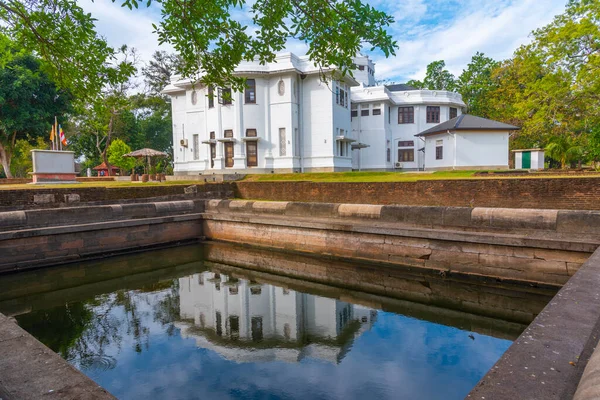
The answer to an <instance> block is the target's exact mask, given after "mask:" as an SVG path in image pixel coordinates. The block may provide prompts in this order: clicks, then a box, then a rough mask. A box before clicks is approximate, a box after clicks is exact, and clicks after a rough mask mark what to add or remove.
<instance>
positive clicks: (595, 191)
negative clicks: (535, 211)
mask: <svg viewBox="0 0 600 400" xmlns="http://www.w3.org/2000/svg"><path fill="white" fill-rule="evenodd" d="M233 185H234V187H235V197H237V198H241V199H252V200H276V201H302V202H328V203H357V204H405V205H422V206H450V207H503V208H541V209H564V210H600V178H598V177H595V178H576V177H569V178H514V179H460V180H459V179H453V180H423V181H416V182H375V183H361V182H357V183H352V182H331V183H329V182H327V183H318V182H244V181H242V182H235V183H233Z"/></svg>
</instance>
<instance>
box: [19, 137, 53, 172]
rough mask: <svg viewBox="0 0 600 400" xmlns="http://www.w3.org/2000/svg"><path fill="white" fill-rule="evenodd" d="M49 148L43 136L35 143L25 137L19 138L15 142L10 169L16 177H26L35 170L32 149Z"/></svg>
mask: <svg viewBox="0 0 600 400" xmlns="http://www.w3.org/2000/svg"><path fill="white" fill-rule="evenodd" d="M34 149H41V150H46V149H48V144H47V143H46V141H45V140H44V138H43V137H38V138H36V140H35V141H34V142H33V143H30V142H29V141H27V140H25V139H18V140H17V141H16V142H15V148H14V151H13V156H12V160H11V163H10V170H11V172H12V175H13V176H14V177H18V178H25V177H27V174H28V173H29V172H32V171H33V160H32V158H31V150H34Z"/></svg>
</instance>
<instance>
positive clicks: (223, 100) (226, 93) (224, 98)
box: [219, 88, 233, 106]
mask: <svg viewBox="0 0 600 400" xmlns="http://www.w3.org/2000/svg"><path fill="white" fill-rule="evenodd" d="M232 99H233V98H232V97H231V88H219V104H222V105H224V106H227V105H230V104H231V103H232Z"/></svg>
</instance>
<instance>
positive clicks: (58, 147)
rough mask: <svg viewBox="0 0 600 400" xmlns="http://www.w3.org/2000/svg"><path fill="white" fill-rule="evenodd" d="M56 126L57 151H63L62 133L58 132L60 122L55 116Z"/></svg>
mask: <svg viewBox="0 0 600 400" xmlns="http://www.w3.org/2000/svg"><path fill="white" fill-rule="evenodd" d="M54 126H55V127H56V150H59V151H60V150H62V146H61V143H60V137H59V136H60V132H59V131H58V120H57V118H56V115H55V116H54Z"/></svg>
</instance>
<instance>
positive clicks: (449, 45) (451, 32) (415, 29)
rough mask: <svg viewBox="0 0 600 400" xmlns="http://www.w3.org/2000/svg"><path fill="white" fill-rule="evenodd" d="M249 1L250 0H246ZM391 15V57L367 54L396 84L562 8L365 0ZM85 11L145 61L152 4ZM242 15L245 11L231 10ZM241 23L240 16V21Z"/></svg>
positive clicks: (511, 46)
mask: <svg viewBox="0 0 600 400" xmlns="http://www.w3.org/2000/svg"><path fill="white" fill-rule="evenodd" d="M250 1H252V0H250ZM366 1H367V2H368V3H370V4H371V5H373V6H374V7H375V8H377V9H380V10H382V11H385V12H387V13H388V14H390V15H392V16H393V17H394V18H395V21H396V22H395V23H394V24H393V25H392V26H391V27H390V30H389V31H390V33H391V34H392V36H393V37H394V39H395V40H396V41H397V42H398V45H399V49H398V50H397V54H396V56H392V57H390V58H387V59H386V58H385V57H384V56H383V55H382V54H380V53H378V52H374V53H371V52H369V51H363V53H364V54H366V55H369V56H370V57H371V58H372V59H373V60H374V62H375V63H376V66H375V76H376V79H381V80H388V81H390V82H396V83H401V82H405V81H407V80H409V79H422V78H423V77H424V76H425V70H426V67H427V64H429V63H430V62H432V61H436V60H444V61H445V62H446V67H447V69H448V70H449V71H450V72H451V73H453V74H454V75H456V76H458V75H459V74H460V73H461V72H462V70H463V69H464V68H465V67H466V65H467V64H468V63H469V61H470V59H471V57H472V56H473V55H474V54H475V52H477V51H480V52H483V53H485V54H486V55H487V56H489V57H492V58H494V59H496V60H503V59H506V58H509V57H510V56H511V55H512V54H513V52H514V51H515V50H516V49H517V48H518V47H519V46H520V45H522V44H525V43H528V42H529V41H530V40H531V38H530V33H531V31H533V30H534V29H536V28H541V27H542V26H544V25H546V24H548V23H549V22H551V21H552V19H553V17H554V16H555V15H557V14H561V13H562V12H563V11H564V8H565V5H566V0H543V1H540V0H391V1H390V0H366ZM78 3H79V4H80V5H81V6H82V7H83V8H84V10H85V11H87V12H90V13H92V15H93V16H94V17H95V18H96V19H97V20H98V21H97V23H96V25H97V30H98V32H99V33H100V34H101V35H102V36H104V37H106V39H107V41H108V43H109V44H110V45H111V46H115V47H116V46H120V45H121V44H127V45H129V46H130V47H135V48H136V49H137V50H138V52H139V55H140V58H141V60H142V61H144V60H146V61H147V60H149V59H150V58H151V55H152V53H153V52H154V51H155V50H159V49H161V50H167V51H172V48H171V47H169V46H164V45H163V46H162V47H159V45H158V39H157V36H156V35H155V34H153V33H152V31H153V28H152V23H158V22H160V10H159V9H158V8H157V7H156V6H152V7H150V8H141V9H139V10H133V11H130V10H129V9H128V8H122V7H121V6H120V5H121V1H120V0H116V2H115V3H113V2H111V1H110V0H96V1H94V2H92V1H91V0H78ZM236 15H238V16H239V17H240V19H242V20H244V19H247V18H248V13H247V12H245V10H240V11H238V12H237V13H236ZM242 22H244V21H242ZM306 49H307V47H306V45H305V44H304V43H301V42H299V41H295V40H293V41H290V42H288V46H287V50H288V51H292V52H294V53H296V54H297V55H303V54H305V52H306Z"/></svg>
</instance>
